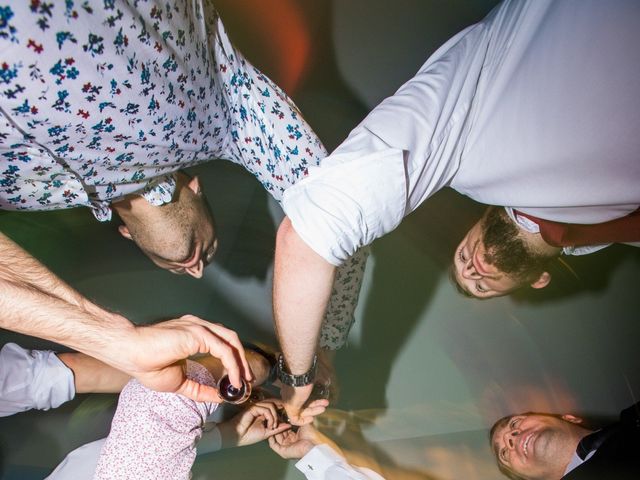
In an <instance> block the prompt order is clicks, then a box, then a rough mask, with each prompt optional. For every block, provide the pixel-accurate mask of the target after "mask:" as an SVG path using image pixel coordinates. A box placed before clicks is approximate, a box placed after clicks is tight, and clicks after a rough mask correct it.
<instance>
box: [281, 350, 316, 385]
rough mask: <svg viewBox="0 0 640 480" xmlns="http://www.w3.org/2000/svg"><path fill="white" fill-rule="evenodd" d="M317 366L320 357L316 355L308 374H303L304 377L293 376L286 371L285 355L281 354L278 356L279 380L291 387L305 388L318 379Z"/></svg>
mask: <svg viewBox="0 0 640 480" xmlns="http://www.w3.org/2000/svg"><path fill="white" fill-rule="evenodd" d="M317 364H318V356H317V355H314V356H313V363H312V364H311V368H310V369H309V370H308V371H307V372H306V373H303V374H302V375H293V374H291V373H289V372H287V370H286V369H285V366H284V355H282V354H280V355H279V356H278V378H279V379H280V381H281V382H282V383H284V384H285V385H289V386H290V387H304V386H305V385H310V384H311V383H313V380H314V379H315V378H316V367H317Z"/></svg>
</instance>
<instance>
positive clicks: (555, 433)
mask: <svg viewBox="0 0 640 480" xmlns="http://www.w3.org/2000/svg"><path fill="white" fill-rule="evenodd" d="M581 421H582V420H581V419H579V418H577V417H574V416H573V415H563V416H562V417H558V416H554V415H546V414H540V413H525V414H522V415H514V416H511V417H505V418H503V419H501V420H499V421H498V422H497V423H496V425H495V426H494V427H493V434H492V436H491V448H492V450H493V453H494V455H495V456H496V459H497V461H498V464H499V465H501V466H502V467H503V468H505V469H506V470H508V471H510V472H513V473H515V474H516V475H518V476H519V477H522V478H525V479H528V480H558V479H560V478H562V476H563V475H564V472H565V471H566V469H567V466H568V465H569V462H570V461H571V458H572V457H573V454H574V453H575V451H576V448H577V446H578V443H579V442H580V439H581V438H582V437H583V436H585V435H586V434H588V433H589V430H586V429H584V428H582V427H581V426H579V424H580V423H581Z"/></svg>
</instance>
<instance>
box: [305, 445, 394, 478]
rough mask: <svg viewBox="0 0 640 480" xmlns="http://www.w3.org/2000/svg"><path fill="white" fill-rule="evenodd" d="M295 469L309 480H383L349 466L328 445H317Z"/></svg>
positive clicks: (371, 471) (366, 469)
mask: <svg viewBox="0 0 640 480" xmlns="http://www.w3.org/2000/svg"><path fill="white" fill-rule="evenodd" d="M296 468H297V469H298V470H300V471H301V472H302V473H304V475H305V477H307V478H308V479H309V480H384V477H382V476H380V475H378V474H377V473H376V472H374V471H373V470H370V469H368V468H361V467H354V466H352V465H349V464H348V463H347V461H346V460H345V459H344V457H343V456H342V455H340V454H338V453H337V452H336V451H335V450H334V449H333V448H331V447H330V446H329V445H324V444H323V445H317V446H315V447H313V448H312V449H311V450H310V451H309V453H307V454H306V455H305V456H304V457H302V458H301V459H300V460H299V461H298V462H297V463H296Z"/></svg>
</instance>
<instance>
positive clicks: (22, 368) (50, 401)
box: [0, 343, 76, 417]
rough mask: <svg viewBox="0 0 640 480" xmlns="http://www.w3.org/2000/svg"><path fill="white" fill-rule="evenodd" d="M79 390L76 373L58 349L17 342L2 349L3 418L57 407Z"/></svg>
mask: <svg viewBox="0 0 640 480" xmlns="http://www.w3.org/2000/svg"><path fill="white" fill-rule="evenodd" d="M75 393H76V390H75V386H74V383H73V373H72V372H71V370H70V369H69V368H68V367H67V366H66V365H65V364H64V363H62V362H61V361H60V359H59V358H58V357H57V356H56V354H55V353H54V352H52V351H49V350H26V349H24V348H22V347H19V346H18V345H16V344H15V343H7V344H6V345H5V346H3V347H2V350H0V417H6V416H9V415H13V414H15V413H20V412H25V411H27V410H31V409H32V408H35V409H37V410H49V409H50V408H56V407H59V406H60V405H62V404H63V403H64V402H67V401H69V400H71V399H72V398H73V397H74V396H75Z"/></svg>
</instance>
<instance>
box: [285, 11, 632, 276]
mask: <svg viewBox="0 0 640 480" xmlns="http://www.w3.org/2000/svg"><path fill="white" fill-rule="evenodd" d="M639 22H640V2H637V1H635V0H616V1H612V2H601V1H599V0H565V1H562V2H557V1H553V0H534V1H506V2H504V3H502V4H501V5H499V6H498V7H497V8H496V9H494V10H493V11H492V12H491V13H490V14H489V15H488V16H487V17H486V18H485V19H484V20H483V21H482V22H480V23H478V24H476V25H473V26H471V27H469V28H467V29H466V30H464V31H462V32H461V33H459V34H458V35H456V36H455V37H453V38H452V39H450V40H449V41H448V42H446V43H445V44H444V45H443V46H442V47H441V48H440V49H439V50H438V51H437V52H436V53H435V54H433V55H432V56H431V57H430V58H429V59H428V60H427V62H426V63H425V64H424V65H423V67H422V68H421V69H420V70H419V72H418V73H417V74H416V76H415V77H414V78H412V79H411V80H410V81H409V82H407V83H406V84H405V85H404V86H402V87H401V88H400V89H399V90H398V92H397V93H396V94H395V95H393V96H392V97H389V98H387V99H386V100H384V101H383V102H382V103H381V104H380V105H379V106H377V107H376V108H375V109H374V110H373V111H372V112H371V113H370V114H369V115H368V116H367V117H366V118H365V120H364V121H363V122H362V123H361V124H360V125H359V126H358V127H357V128H356V129H355V130H354V131H353V132H352V133H351V135H350V136H349V138H348V139H347V140H346V141H345V142H344V143H343V144H342V145H341V146H340V147H338V149H337V150H336V151H335V152H334V153H333V154H332V155H330V156H329V157H328V158H327V159H326V160H325V161H324V162H323V163H322V167H320V168H317V169H315V170H314V171H312V172H310V175H309V178H307V179H306V180H304V181H303V182H299V183H298V184H297V185H295V186H293V187H291V188H290V189H288V190H287V192H286V193H285V195H284V202H283V206H284V210H285V212H286V214H287V215H288V216H289V218H290V219H291V221H292V223H293V226H294V228H295V230H296V232H297V233H298V234H299V235H300V236H301V237H302V238H303V239H304V240H305V241H306V242H308V243H309V245H310V246H311V247H312V248H313V249H314V250H315V251H316V252H317V253H318V254H319V255H321V256H322V257H323V258H325V259H326V260H327V261H328V262H330V263H332V264H334V265H335V264H339V263H341V262H342V261H343V260H344V258H345V257H346V255H347V254H348V253H349V252H352V251H354V250H356V249H357V248H358V247H359V246H361V245H364V244H367V243H369V242H370V241H371V239H373V238H378V237H380V236H382V235H384V234H385V233H388V232H389V231H390V230H392V229H393V228H395V226H396V225H397V224H398V223H399V219H398V218H397V215H398V212H399V211H402V210H404V213H403V215H407V214H409V213H410V212H412V211H413V210H415V209H416V208H417V207H418V206H419V205H420V204H421V203H422V202H423V201H424V200H425V199H427V198H428V197H429V196H431V195H432V194H433V193H435V192H436V191H438V190H439V189H441V188H442V187H444V186H451V187H453V188H454V189H456V190H458V191H459V192H461V193H463V194H465V195H468V196H469V197H471V198H473V199H474V200H477V201H479V202H482V203H486V204H491V205H502V206H510V207H514V208H517V209H518V210H521V211H522V212H524V213H528V214H531V215H533V216H537V217H540V218H545V219H548V220H553V221H559V222H567V223H586V224H591V223H600V222H605V221H608V220H612V219H614V218H618V217H622V216H624V215H627V214H628V213H630V212H632V211H634V210H636V209H637V208H638V206H639V205H640V161H639V160H638V152H639V151H640V135H638V132H637V129H638V125H640V56H638V55H637V52H636V50H637V45H640V29H638V28H637V25H638V23H639ZM363 137H364V138H368V140H363ZM398 150H401V151H403V160H404V168H403V169H399V168H397V167H398V162H399V160H398V157H397V154H396V152H397V151H398ZM389 157H391V158H396V161H395V162H391V161H389V162H388V164H385V165H386V166H387V167H388V168H386V169H385V168H382V167H381V166H380V165H381V163H382V162H383V160H384V159H388V158H389ZM365 158H366V159H367V161H363V159H365ZM356 162H359V164H357V163H356ZM367 163H370V164H371V165H372V167H369V166H368V165H366V164H367ZM327 170H331V171H330V172H328V171H327ZM325 172H327V173H325ZM328 179H330V180H331V182H332V183H331V188H330V189H328V188H327V180H328ZM396 185H402V187H395V186H396ZM395 188H398V191H396V190H395ZM345 199H346V200H347V202H346V206H344V205H343V201H344V200H345ZM381 204H383V205H384V206H385V207H384V209H382V210H380V209H379V208H380V205H381ZM310 219H313V221H311V220H310ZM347 225H348V226H347Z"/></svg>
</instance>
